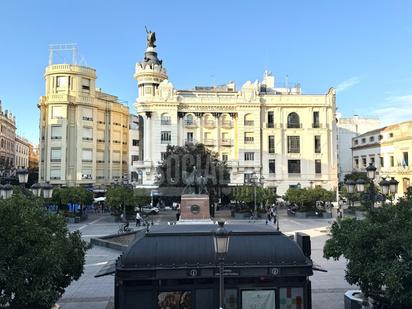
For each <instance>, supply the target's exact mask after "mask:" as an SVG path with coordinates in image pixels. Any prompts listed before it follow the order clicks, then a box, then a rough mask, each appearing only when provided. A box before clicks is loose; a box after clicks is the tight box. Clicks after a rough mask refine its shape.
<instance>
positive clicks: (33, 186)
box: [30, 183, 41, 197]
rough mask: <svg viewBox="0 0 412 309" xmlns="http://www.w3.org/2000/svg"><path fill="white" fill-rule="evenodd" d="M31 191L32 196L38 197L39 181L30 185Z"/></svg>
mask: <svg viewBox="0 0 412 309" xmlns="http://www.w3.org/2000/svg"><path fill="white" fill-rule="evenodd" d="M30 189H31V192H32V193H33V195H34V196H36V197H40V195H41V185H40V184H39V183H35V184H33V185H32V186H31V188H30Z"/></svg>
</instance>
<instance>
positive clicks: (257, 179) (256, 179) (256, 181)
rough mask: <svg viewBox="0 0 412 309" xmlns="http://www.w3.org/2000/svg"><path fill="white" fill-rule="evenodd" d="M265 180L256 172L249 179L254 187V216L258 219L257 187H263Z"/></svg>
mask: <svg viewBox="0 0 412 309" xmlns="http://www.w3.org/2000/svg"><path fill="white" fill-rule="evenodd" d="M264 180H265V177H263V176H260V177H259V176H258V175H256V173H255V172H253V173H252V175H251V176H250V178H249V183H251V184H252V185H253V201H254V216H255V218H256V217H257V205H256V186H257V185H258V184H259V185H263V181H264Z"/></svg>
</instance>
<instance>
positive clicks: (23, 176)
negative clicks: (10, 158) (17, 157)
mask: <svg viewBox="0 0 412 309" xmlns="http://www.w3.org/2000/svg"><path fill="white" fill-rule="evenodd" d="M16 174H17V177H18V179H19V183H20V184H21V185H22V186H23V187H25V185H26V183H27V181H28V180H29V171H28V170H27V169H26V168H19V169H17V171H16Z"/></svg>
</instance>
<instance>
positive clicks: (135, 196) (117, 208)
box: [106, 185, 150, 215]
mask: <svg viewBox="0 0 412 309" xmlns="http://www.w3.org/2000/svg"><path fill="white" fill-rule="evenodd" d="M149 202H150V197H149V196H148V194H147V192H146V191H142V190H133V187H132V186H123V185H113V186H111V187H109V188H108V189H107V192H106V204H107V205H108V206H109V207H110V208H111V212H112V214H113V215H120V214H121V213H123V212H124V211H126V214H131V213H133V212H134V210H135V207H136V206H140V207H141V206H144V205H147V204H148V203H149Z"/></svg>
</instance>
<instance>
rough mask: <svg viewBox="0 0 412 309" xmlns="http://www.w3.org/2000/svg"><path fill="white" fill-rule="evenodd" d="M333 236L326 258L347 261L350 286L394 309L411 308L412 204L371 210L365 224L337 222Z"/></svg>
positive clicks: (350, 221) (353, 219)
mask: <svg viewBox="0 0 412 309" xmlns="http://www.w3.org/2000/svg"><path fill="white" fill-rule="evenodd" d="M331 235H332V237H331V238H330V239H328V240H327V241H326V243H325V246H324V248H323V254H324V257H325V258H327V259H329V258H333V259H335V260H338V259H339V258H340V257H341V256H343V257H345V258H346V259H347V260H348V263H347V270H346V276H345V278H346V280H347V281H348V282H349V283H350V284H356V285H359V286H360V288H361V290H362V292H363V294H364V295H365V296H369V297H372V298H374V299H375V300H378V301H380V302H381V303H389V304H390V305H391V306H392V307H391V308H405V309H406V308H411V307H412V289H411V286H412V242H411V239H412V200H410V199H409V200H402V201H400V202H399V204H398V205H397V206H391V205H384V206H383V207H380V208H374V209H373V208H372V209H370V210H369V212H368V213H367V215H366V218H365V219H364V220H356V219H355V218H345V219H343V220H341V221H338V222H335V223H334V224H333V225H332V228H331Z"/></svg>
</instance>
